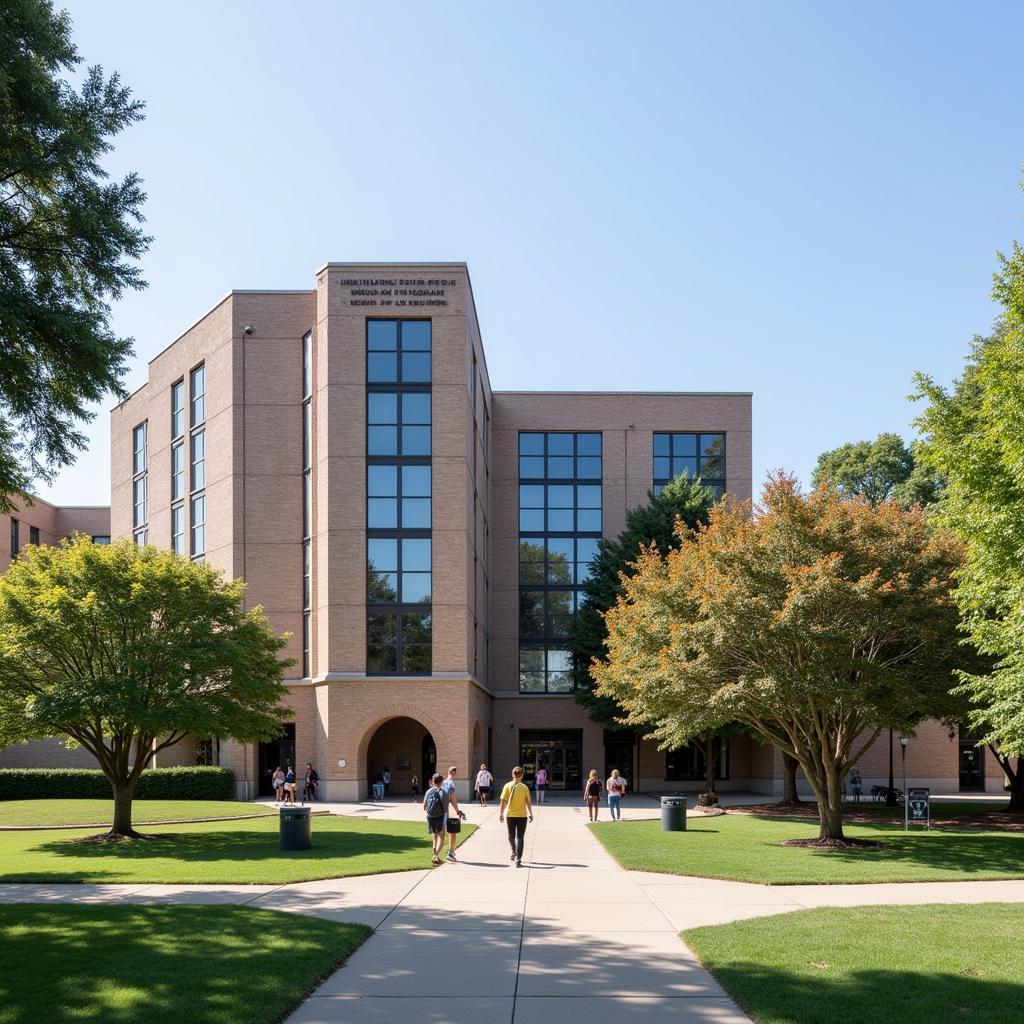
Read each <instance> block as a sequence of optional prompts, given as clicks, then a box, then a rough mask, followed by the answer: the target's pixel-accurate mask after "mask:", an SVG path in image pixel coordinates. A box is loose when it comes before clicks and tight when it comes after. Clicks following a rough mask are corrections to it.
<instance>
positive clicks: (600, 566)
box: [569, 475, 714, 729]
mask: <svg viewBox="0 0 1024 1024" xmlns="http://www.w3.org/2000/svg"><path fill="white" fill-rule="evenodd" d="M713 504H714V499H713V497H712V495H711V492H710V491H709V490H708V489H707V488H706V487H704V486H703V485H702V484H701V483H700V481H699V480H695V479H693V478H692V477H690V476H687V475H682V476H678V477H676V478H675V479H674V480H671V481H669V483H667V484H666V485H665V486H664V488H662V490H661V492H660V493H659V494H655V493H654V492H653V491H648V493H647V504H646V505H639V506H637V507H636V508H632V509H630V510H629V511H628V512H627V513H626V526H625V528H624V529H623V531H622V532H621V533H620V534H619V535H618V537H616V538H614V539H613V540H601V541H600V543H599V544H598V549H597V554H596V555H595V556H594V558H593V559H592V560H591V562H590V564H589V566H588V567H587V571H588V574H589V575H588V577H587V580H586V582H585V583H584V585H583V592H582V600H581V602H580V604H579V607H578V609H577V612H576V617H575V619H574V620H573V623H572V626H571V628H570V631H569V649H570V650H571V651H572V654H573V665H574V672H575V674H576V699H577V701H578V702H579V703H580V704H582V705H583V706H584V707H585V708H586V709H587V712H588V714H589V715H590V717H591V719H593V720H594V721H595V722H599V723H601V724H602V725H604V726H606V727H608V728H612V729H616V728H620V729H621V728H623V726H622V724H621V718H622V715H623V711H622V709H621V708H620V707H619V705H618V703H617V702H616V701H615V700H614V699H613V698H611V697H607V696H600V695H599V694H596V693H595V692H594V690H593V681H592V679H591V676H590V666H591V663H592V662H593V661H594V660H595V659H601V658H604V657H605V655H606V654H607V653H608V649H607V647H606V646H605V637H606V632H605V624H604V613H605V612H606V611H608V609H609V608H611V607H613V606H614V604H615V602H616V600H617V599H618V597H619V595H620V594H622V579H621V577H622V576H623V575H626V576H629V575H631V574H632V573H633V572H634V571H635V567H634V565H633V563H634V562H635V561H636V559H637V558H638V557H639V555H640V553H641V549H642V548H643V547H644V546H645V545H651V544H653V545H654V546H655V547H656V548H657V550H658V551H659V552H660V553H661V554H665V553H666V552H667V551H669V550H670V549H671V548H674V547H678V546H679V544H680V543H681V542H682V536H683V534H681V533H679V532H677V530H676V524H677V521H678V522H681V523H683V524H684V526H686V527H688V528H693V527H695V526H697V525H698V524H700V523H706V522H707V521H708V515H709V513H710V511H711V506H712V505H713Z"/></svg>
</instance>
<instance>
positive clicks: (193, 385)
mask: <svg viewBox="0 0 1024 1024" xmlns="http://www.w3.org/2000/svg"><path fill="white" fill-rule="evenodd" d="M189 389H190V392H191V395H192V409H191V412H190V414H189V426H192V427H198V426H199V424H200V423H203V422H205V420H206V367H205V366H197V367H196V368H195V369H194V370H193V371H192V372H191V373H190V374H189Z"/></svg>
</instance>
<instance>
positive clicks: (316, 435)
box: [111, 263, 1001, 799]
mask: <svg viewBox="0 0 1024 1024" xmlns="http://www.w3.org/2000/svg"><path fill="white" fill-rule="evenodd" d="M111 438H112V511H111V532H112V534H113V536H114V537H115V538H125V537H134V538H135V540H136V541H137V542H138V543H151V544H156V545H159V546H162V547H168V548H171V549H173V550H175V551H177V552H179V553H181V554H182V555H185V556H188V557H191V558H194V559H205V560H206V561H208V562H209V563H210V564H211V565H214V566H216V567H217V568H219V569H221V570H222V571H223V572H224V574H225V575H226V576H229V577H238V576H241V577H243V578H244V579H245V580H246V581H247V583H248V601H249V603H250V604H260V605H262V606H263V607H264V609H265V610H266V612H267V614H268V616H269V618H270V620H271V623H272V624H273V626H274V628H275V629H277V630H278V631H287V632H288V633H289V634H290V639H289V643H288V649H287V652H286V653H287V656H288V657H289V658H290V659H291V661H292V665H291V667H290V668H289V669H288V671H287V674H286V683H287V698H286V700H287V705H288V708H289V710H290V714H289V716H288V718H287V720H286V721H283V722H282V734H281V737H280V738H279V739H277V740H275V741H272V742H269V743H262V744H256V745H239V744H233V743H227V742H225V743H224V744H223V745H222V746H221V747H220V749H219V751H217V756H218V757H219V760H220V762H221V763H222V764H226V765H228V766H230V767H231V768H232V769H233V770H234V773H235V777H236V779H237V780H238V789H239V794H240V795H242V796H252V795H256V794H257V793H259V792H267V791H269V787H270V775H271V772H272V771H273V769H274V768H275V767H276V766H277V765H278V764H279V763H284V762H285V761H291V763H293V764H298V765H300V766H301V765H303V764H305V762H307V761H311V762H313V763H314V764H315V765H316V767H317V769H318V771H319V772H320V776H321V778H322V780H323V790H322V793H323V795H325V796H327V797H329V798H333V799H355V798H358V797H361V796H363V795H365V794H366V792H367V790H368V788H369V785H370V783H371V781H372V780H373V778H374V777H375V776H376V775H377V774H378V773H381V772H383V770H384V768H385V767H387V768H389V769H390V772H391V775H392V779H393V785H392V789H393V791H396V792H402V791H403V790H405V791H408V787H409V783H410V780H411V778H412V776H413V775H416V776H418V777H419V778H420V780H423V779H424V778H425V777H426V776H427V775H428V774H429V773H430V771H432V770H433V768H434V766H435V765H437V766H440V767H441V768H442V769H443V768H447V766H448V765H449V764H455V765H458V766H459V769H460V771H461V772H462V776H463V786H464V787H466V786H468V784H469V779H470V778H471V777H472V775H473V774H474V773H475V769H476V766H477V765H479V764H481V763H483V762H487V763H488V764H490V765H492V766H493V767H494V769H495V772H496V774H497V775H499V776H502V775H504V774H505V773H506V772H507V771H508V770H509V769H510V768H511V766H512V765H513V764H514V763H517V762H519V763H522V764H523V765H524V766H525V767H526V769H527V777H528V778H530V777H532V773H533V771H534V770H535V769H536V768H537V767H538V766H539V765H541V764H543V765H544V766H545V767H546V768H547V769H548V772H549V775H550V779H551V784H552V786H553V788H556V789H568V790H572V789H578V788H579V786H580V780H581V777H582V776H583V775H585V774H586V772H587V771H588V770H589V769H590V768H597V769H598V771H600V772H602V773H607V772H608V771H609V770H610V769H611V768H612V767H618V768H620V769H621V770H622V771H623V772H624V774H626V776H627V777H628V778H629V779H630V780H631V782H632V784H633V785H634V787H636V788H638V789H641V790H646V791H657V790H680V789H697V788H699V787H700V785H701V780H702V779H703V774H704V771H703V758H702V754H701V752H700V751H699V750H698V749H697V748H696V747H693V748H686V749H683V750H676V751H668V752H665V751H659V750H658V749H657V748H656V746H655V745H654V744H653V743H651V742H650V741H646V740H642V739H640V738H638V737H635V736H633V735H632V734H630V733H625V734H624V733H622V732H609V733H606V732H605V730H604V729H603V728H602V727H601V726H599V725H597V724H595V723H593V722H591V721H590V720H589V719H588V717H587V715H586V713H585V711H584V710H583V708H582V707H581V706H580V705H579V704H578V703H577V702H576V700H575V697H574V694H573V673H572V671H571V668H572V666H571V662H570V657H569V654H568V650H567V644H566V638H567V632H568V628H569V624H570V622H571V621H572V616H573V614H574V612H575V608H576V604H577V601H578V599H579V593H580V588H581V585H582V584H583V582H584V581H585V579H586V574H587V565H588V562H589V560H590V558H591V556H592V555H593V553H594V551H595V549H596V545H597V542H598V540H599V539H600V538H601V537H610V536H615V535H616V534H617V533H618V532H619V531H620V530H621V529H622V527H623V526H624V524H625V514H626V510H627V509H629V508H631V507H633V506H636V505H638V504H641V503H642V502H644V501H645V500H646V496H647V493H648V491H649V490H650V489H652V488H654V489H658V488H660V487H661V486H663V485H664V484H665V483H666V482H667V481H668V480H669V479H671V478H672V477H673V476H675V475H678V474H680V473H683V472H686V473H690V474H691V475H700V476H701V478H702V479H703V480H704V481H705V482H706V483H707V484H709V485H710V486H711V487H713V488H714V489H715V490H716V491H719V492H722V491H724V492H728V494H729V495H730V496H731V497H732V498H734V499H737V500H744V499H747V498H749V497H750V496H751V396H750V394H749V393H745V392H703V393H696V392H672V393H669V392H664V393H621V392H591V393H580V392H502V391H493V390H492V388H491V381H490V378H489V376H488V372H487V363H486V358H485V355H484V349H483V345H482V342H481V335H480V328H479V325H478V323H477V317H476V309H475V306H474V301H473V293H472V289H471V287H470V281H469V274H468V271H467V268H466V266H465V265H464V264H461V263H459V264H448V263H445V264H328V265H327V266H325V267H323V268H322V269H321V270H320V271H319V272H318V273H317V274H316V279H315V287H313V288H311V289H309V290H303V291H289V292H280V291H235V292H231V293H230V294H229V295H227V296H226V297H225V298H224V299H223V300H222V301H221V302H219V303H218V304H217V305H216V306H215V307H214V308H213V309H212V310H210V311H209V312H208V313H207V314H205V315H204V316H203V317H202V318H201V319H200V320H198V321H197V322H196V323H195V324H193V326H192V327H190V328H189V329H188V330H187V331H186V332H185V333H184V334H183V335H182V336H181V337H180V338H178V339H177V340H176V341H175V342H173V343H172V344H171V345H170V346H169V347H168V348H167V349H165V350H164V351H163V352H161V353H160V354H159V355H158V356H156V357H155V358H154V359H153V360H152V361H151V362H150V364H149V379H148V382H147V383H146V384H145V385H144V386H143V387H142V388H140V389H139V390H138V391H137V392H135V394H133V395H132V396H131V397H130V398H129V399H127V400H126V401H124V402H122V403H121V404H120V405H118V406H117V407H116V408H115V409H114V411H113V414H112V430H111ZM887 749H888V748H887V744H886V743H880V744H877V745H876V746H875V747H874V748H873V749H872V750H871V751H869V752H868V755H866V757H865V759H864V760H863V761H862V762H861V767H862V772H863V774H864V777H865V781H866V782H867V783H868V784H870V783H871V782H873V781H878V782H881V781H883V780H884V778H885V777H886V775H887V761H888V756H887ZM196 756H197V751H196V749H195V745H194V744H192V745H190V744H187V743H186V744H183V745H181V746H179V747H175V748H171V751H169V752H168V753H167V756H163V755H162V760H161V763H162V764H167V763H170V761H171V759H173V761H175V762H179V763H180V762H187V761H190V760H194V759H195V758H196ZM202 756H204V757H206V756H209V751H208V749H204V750H203V752H202ZM716 758H717V768H718V774H719V776H720V778H721V780H722V781H721V783H720V785H721V787H722V788H723V789H726V790H727V789H734V790H754V791H762V792H766V793H770V792H772V791H773V790H777V789H778V788H779V786H780V781H779V780H780V778H781V762H780V759H779V757H778V755H774V754H773V753H772V752H771V751H770V750H768V749H766V748H764V747H762V746H759V745H758V744H757V743H756V742H754V741H753V740H751V739H749V738H747V737H742V736H740V737H735V738H732V739H730V740H729V741H727V742H726V743H724V744H722V745H721V746H720V748H719V749H718V751H717V755H716ZM972 758H973V761H972ZM992 760H993V759H991V758H988V759H987V761H986V760H985V759H983V758H982V757H981V754H980V752H979V751H978V750H977V749H976V748H973V746H972V745H971V744H970V742H969V740H968V739H966V738H965V739H964V740H963V741H962V742H960V741H958V740H957V739H956V738H955V737H948V736H947V735H946V734H945V732H943V731H942V730H941V729H940V728H939V727H938V726H937V725H933V724H927V725H926V726H925V727H923V729H922V732H921V741H917V740H915V741H914V742H913V743H912V744H911V747H910V751H909V753H908V773H909V775H910V776H911V777H912V778H913V780H914V781H915V782H918V783H920V784H929V783H931V784H932V785H934V786H935V787H936V788H941V789H944V790H947V791H948V790H951V789H955V788H956V787H957V782H958V778H959V781H960V782H961V783H963V785H964V787H965V788H983V787H984V786H985V784H986V779H987V780H988V785H989V788H994V787H996V786H998V785H999V784H1000V781H1001V774H1000V773H999V772H998V769H997V767H996V766H995V765H994V763H992ZM958 768H959V769H960V770H959V772H958ZM898 773H899V765H898V750H897V774H898Z"/></svg>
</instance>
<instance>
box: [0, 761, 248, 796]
mask: <svg viewBox="0 0 1024 1024" xmlns="http://www.w3.org/2000/svg"><path fill="white" fill-rule="evenodd" d="M0 793H2V794H3V796H4V798H5V799H8V800H25V799H37V800H76V799H78V800H81V799H87V798H91V799H99V800H107V799H110V798H111V789H110V783H109V782H107V780H106V777H105V776H104V775H103V772H101V771H99V770H98V769H94V768H0ZM135 796H136V798H137V799H139V800H233V799H234V798H235V787H234V776H233V775H232V774H231V770H230V769H229V768H215V767H198V766H197V767H180V768H147V769H146V770H145V771H144V772H143V773H142V775H141V776H139V782H138V785H137V786H136V787H135Z"/></svg>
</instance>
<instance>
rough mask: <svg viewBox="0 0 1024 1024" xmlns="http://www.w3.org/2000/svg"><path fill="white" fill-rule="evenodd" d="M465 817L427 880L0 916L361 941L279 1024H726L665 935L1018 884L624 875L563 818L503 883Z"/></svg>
mask: <svg viewBox="0 0 1024 1024" xmlns="http://www.w3.org/2000/svg"><path fill="white" fill-rule="evenodd" d="M467 809H468V811H469V814H470V818H471V820H472V821H473V822H474V823H475V824H479V825H480V826H481V828H480V829H479V831H478V832H477V833H476V834H475V835H474V836H473V837H472V839H471V840H470V841H469V842H468V843H467V845H466V847H465V850H464V856H460V862H459V863H458V864H447V865H445V866H444V867H442V868H440V869H439V870H436V871H430V870H423V871H409V872H401V873H395V874H385V875H369V876H363V877H360V878H348V879H329V880H325V881H320V882H304V883H298V884H294V885H282V886H241V885H239V886H234V885H219V886H218V885H197V886H180V885H176V886H170V885H52V886H45V885H25V884H17V885H16V884H9V885H0V902H5V903H11V902H49V901H54V902H102V903H106V902H127V903H162V902H179V901H180V902H188V903H197V902H202V903H232V904H247V905H249V906H255V907H263V908H266V909H272V910H283V911H289V912H294V913H306V914H315V915H317V916H322V917H329V918H333V919H335V920H340V921H360V922H363V923H365V924H368V925H370V926H372V927H373V928H375V929H376V932H375V934H374V935H373V936H371V937H370V939H368V940H367V942H366V943H365V944H364V945H363V947H362V948H361V949H359V950H358V951H357V952H356V953H355V954H354V955H353V957H352V958H351V960H350V961H349V962H348V964H346V965H345V966H344V967H343V968H342V969H341V970H339V971H337V972H336V973H335V974H334V975H332V976H331V977H330V978H328V979H327V980H326V981H325V982H324V983H323V984H322V985H321V986H320V988H319V989H317V990H316V992H314V993H313V995H312V996H311V997H310V998H309V999H308V1000H307V1001H306V1002H305V1003H304V1004H303V1005H302V1006H301V1007H300V1008H299V1009H298V1010H297V1011H296V1012H295V1014H293V1016H292V1017H291V1018H290V1021H291V1024H326V1022H329V1021H330V1022H335V1021H356V1020H358V1021H360V1022H362V1021H367V1022H370V1024H372V1022H375V1021H381V1022H384V1021H387V1022H396V1024H398V1022H402V1024H405V1022H410V1021H415V1022H417V1024H420V1022H431V1024H441V1022H444V1024H463V1022H473V1024H492V1022H501V1024H533V1022H541V1021H543V1022H544V1024H550V1022H551V1021H552V1019H553V1018H554V1017H555V1016H556V1015H558V1016H560V1017H563V1018H564V1017H568V1019H569V1020H570V1021H573V1022H574V1024H576V1022H582V1018H583V1017H584V1016H585V1024H605V1022H612V1021H615V1022H618V1021H619V1020H621V1019H622V1018H623V1016H624V1015H626V1014H628V1015H629V1017H630V1019H633V1018H635V1019H637V1020H640V1021H650V1022H651V1024H657V1022H661V1021H665V1022H667V1021H672V1022H674V1024H690V1022H714V1024H739V1022H747V1021H748V1018H747V1017H746V1016H745V1015H744V1014H743V1013H742V1012H741V1011H740V1010H739V1009H738V1008H737V1007H736V1006H735V1005H734V1004H733V1003H732V1001H731V1000H730V999H729V998H728V997H727V996H726V995H725V993H724V992H723V991H722V989H721V988H720V987H719V986H718V985H717V984H716V982H715V981H714V979H713V978H711V977H710V975H709V974H708V973H707V972H706V971H705V970H704V969H703V968H702V967H701V965H700V964H699V963H698V962H697V961H696V959H695V958H694V956H693V955H692V954H691V953H690V951H689V950H688V949H687V947H686V946H685V945H684V944H683V943H682V942H681V940H680V939H679V937H678V932H679V931H680V930H682V929H684V928H690V927H695V926H697V925H703V924H720V923H725V922H728V921H735V920H740V919H743V918H750V917H759V916H765V915H770V914H778V913H787V912H790V911H794V910H800V909H804V908H807V907H821V906H860V905H872V904H887V903H888V904H900V903H905V904H909V903H977V902H987V901H994V902H1024V881H995V882H926V883H901V884H879V885H801V886H766V885H754V884H749V883H744V882H724V881H716V880H711V879H703V878H688V877H681V876H673V875H660V874H648V873H644V872H625V871H623V870H622V869H621V868H619V867H618V866H617V865H616V864H615V863H614V861H613V860H612V859H611V857H610V856H609V855H608V854H607V853H606V852H605V851H604V848H603V847H602V846H601V845H600V843H599V842H598V841H597V840H596V839H595V838H594V837H593V835H592V834H591V833H590V831H589V829H587V827H586V814H585V813H579V812H578V811H577V810H575V809H574V808H573V807H572V806H571V805H568V804H558V805H549V806H544V807H540V808H537V813H536V817H535V822H534V824H533V825H532V826H531V827H530V829H529V831H528V832H527V848H526V856H525V858H524V866H523V868H522V869H516V868H515V867H514V866H512V865H511V864H510V862H509V859H508V857H509V853H508V845H507V841H506V838H505V829H504V826H502V825H500V824H499V823H498V820H497V812H496V810H495V809H493V808H489V809H488V810H487V811H482V810H481V809H480V808H478V807H476V806H471V807H468V808H467ZM631 810H632V811H633V814H635V816H636V817H646V816H649V814H650V813H651V812H650V810H648V809H646V808H645V809H643V810H641V809H640V808H639V807H636V808H635V810H634V809H633V808H631ZM602 812H603V813H604V814H606V813H607V812H606V811H605V809H604V808H602ZM627 815H628V816H633V815H632V814H630V811H627ZM381 816H382V817H392V816H395V817H398V816H401V817H412V816H413V809H412V808H411V807H410V808H405V807H401V808H395V809H393V810H391V811H390V813H389V812H388V811H384V810H383V809H382V813H381ZM314 830H315V825H314ZM428 858H429V846H428V842H427V837H426V835H425V834H424V862H426V861H427V860H428Z"/></svg>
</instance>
